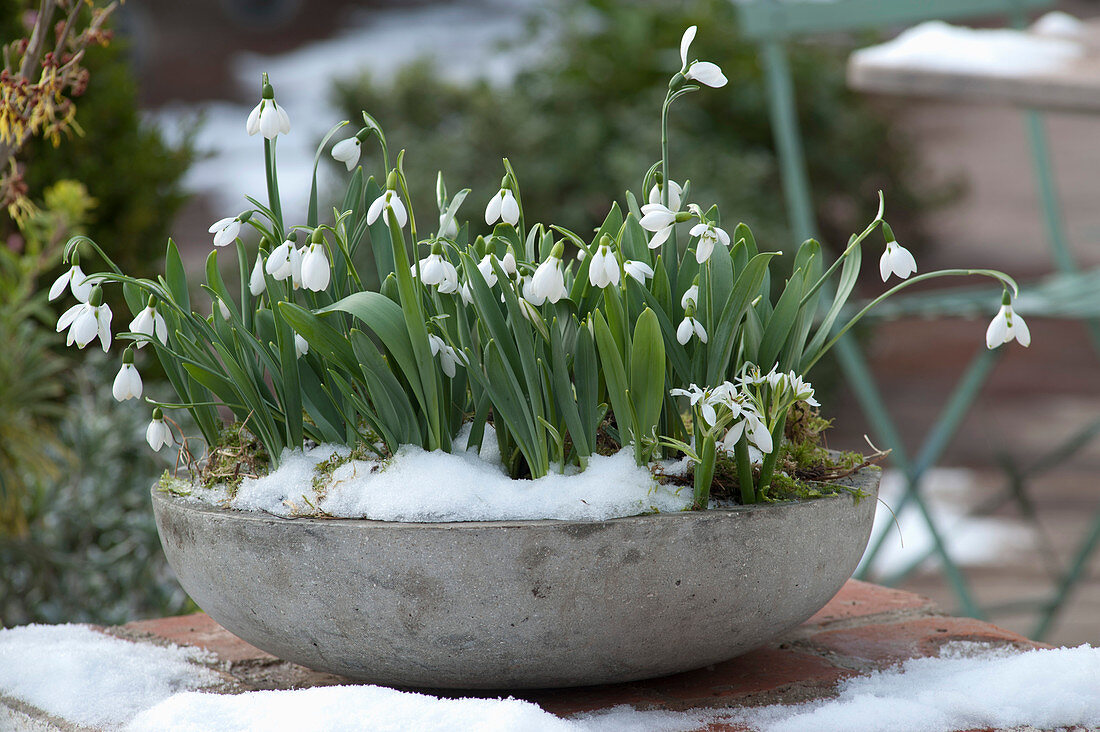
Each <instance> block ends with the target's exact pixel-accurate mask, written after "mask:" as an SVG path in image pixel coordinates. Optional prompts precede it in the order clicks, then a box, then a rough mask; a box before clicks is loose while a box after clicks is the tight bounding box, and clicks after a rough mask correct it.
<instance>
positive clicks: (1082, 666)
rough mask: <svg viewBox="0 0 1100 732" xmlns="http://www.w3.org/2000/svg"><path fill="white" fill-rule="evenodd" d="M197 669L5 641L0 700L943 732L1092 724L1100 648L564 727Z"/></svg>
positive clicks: (91, 635) (83, 644)
mask: <svg viewBox="0 0 1100 732" xmlns="http://www.w3.org/2000/svg"><path fill="white" fill-rule="evenodd" d="M197 657H198V652H197V651H194V650H184V649H180V648H176V647H172V648H160V647H156V646H151V645H147V644H138V643H130V642H128V641H123V640H120V639H117V638H112V637H109V636H105V635H102V634H100V633H97V632H95V631H93V630H91V629H90V628H87V627H84V626H72V625H65V626H33V625H32V626H23V627H19V628H12V629H9V630H0V693H2V694H4V695H6V696H9V697H14V698H17V699H20V700H23V701H25V702H27V703H29V704H31V705H33V706H35V707H38V708H39V709H42V710H43V711H46V712H48V713H50V714H52V715H54V716H55V717H59V718H61V719H64V720H66V721H69V722H73V723H76V724H82V725H96V726H98V727H101V728H105V729H111V730H121V729H124V730H127V732H149V731H153V730H156V731H157V732H159V731H160V730H166V729H171V730H173V731H174V732H200V731H201V732H258V731H260V730H263V731H264V732H313V731H316V732H320V731H321V730H324V731H325V732H340V731H341V730H348V731H349V732H350V730H357V731H358V730H372V731H374V732H386V731H389V730H394V731H397V730H409V729H416V730H421V731H422V732H432V731H434V730H440V731H442V730H455V729H463V730H475V731H481V732H489V731H491V730H492V731H495V730H500V731H501V732H504V731H510V730H518V729H522V730H525V731H526V730H530V731H532V732H543V731H546V732H559V731H561V732H628V731H629V732H678V731H680V730H694V729H699V728H700V727H703V726H706V725H708V724H711V723H720V722H734V723H741V724H745V725H747V726H748V727H750V728H752V729H755V730H760V732H801V731H805V732H810V731H811V730H812V731H813V732H830V731H832V730H837V731H841V730H843V731H846V730H852V729H859V730H864V731H866V732H876V731H879V730H881V731H882V732H889V731H893V730H918V729H919V730H922V732H938V731H940V730H943V731H944V732H946V731H948V730H956V729H974V728H986V727H995V728H998V729H1006V728H1015V727H1020V726H1027V725H1032V726H1034V727H1038V728H1042V729H1053V728H1061V727H1073V726H1074V725H1080V726H1084V727H1091V726H1094V725H1100V693H1098V692H1097V689H1100V649H1096V648H1091V647H1089V646H1080V647H1078V648H1055V649H1050V650H1036V651H1027V652H1017V651H1014V650H1012V649H1006V648H1003V647H995V646H989V645H986V644H979V643H961V642H960V643H955V644H949V645H947V646H944V648H943V649H942V650H941V656H940V657H939V658H918V659H912V660H909V661H906V662H905V663H904V664H901V665H900V666H897V667H894V668H891V669H888V670H884V671H878V672H874V673H871V674H867V675H862V676H857V677H854V678H851V679H848V680H846V681H843V682H841V683H840V684H839V686H838V687H837V696H836V697H835V698H829V699H821V700H817V701H813V702H809V703H805V704H799V705H791V706H788V705H775V706H769V707H762V708H739V709H732V708H731V709H693V710H689V711H686V712H664V711H639V710H635V709H633V708H631V707H627V706H621V707H615V708H613V709H610V710H605V711H601V712H592V713H586V714H581V715H577V716H574V717H572V718H570V719H560V718H558V717H555V716H553V715H551V714H549V713H548V712H545V711H543V710H542V709H540V708H539V707H538V706H536V705H534V704H532V703H530V702H526V701H522V700H517V699H513V698H498V699H441V698H437V697H433V696H428V695H425V694H418V693H412V692H403V691H397V690H394V689H389V688H385V687H379V686H370V685H355V686H331V687H318V688H312V689H296V690H285V691H253V692H247V693H243V694H237V695H224V694H212V693H202V692H195V691H191V689H195V688H198V687H203V686H210V685H213V684H214V683H216V677H214V675H213V674H212V672H210V671H209V670H208V669H206V668H204V667H202V666H198V665H196V664H194V663H193V662H192V661H191V659H195V658H197Z"/></svg>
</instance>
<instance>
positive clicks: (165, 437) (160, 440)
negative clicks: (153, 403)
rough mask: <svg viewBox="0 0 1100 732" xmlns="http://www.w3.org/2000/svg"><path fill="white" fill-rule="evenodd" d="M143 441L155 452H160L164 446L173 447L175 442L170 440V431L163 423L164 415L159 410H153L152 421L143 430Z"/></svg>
mask: <svg viewBox="0 0 1100 732" xmlns="http://www.w3.org/2000/svg"><path fill="white" fill-rule="evenodd" d="M145 441H146V442H148V443H149V447H151V448H153V450H154V451H155V452H160V449H161V448H162V447H164V446H165V445H174V444H175V442H176V441H175V440H174V439H173V438H172V429H171V428H170V427H169V426H168V425H167V424H165V423H164V415H163V414H162V413H161V411H160V409H159V408H158V409H154V410H153V421H151V422H150V423H149V426H148V427H147V428H146V429H145Z"/></svg>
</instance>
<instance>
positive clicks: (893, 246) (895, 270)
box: [878, 241, 917, 282]
mask: <svg viewBox="0 0 1100 732" xmlns="http://www.w3.org/2000/svg"><path fill="white" fill-rule="evenodd" d="M878 269H879V274H880V275H882V281H883V282H885V281H886V280H888V279H890V275H891V274H896V275H897V276H898V277H900V278H901V279H903V280H904V279H906V278H907V277H909V275H911V274H913V273H914V272H916V271H917V260H915V259H913V254H912V253H911V252H910V251H909V250H908V249H906V248H905V247H903V246H902V245H901V244H898V243H897V242H896V241H891V242H887V243H886V250H885V251H884V252H883V253H882V257H881V258H879V260H878Z"/></svg>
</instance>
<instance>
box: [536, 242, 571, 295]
mask: <svg viewBox="0 0 1100 732" xmlns="http://www.w3.org/2000/svg"><path fill="white" fill-rule="evenodd" d="M564 251H565V246H564V245H563V244H562V243H561V242H560V241H559V242H558V243H557V244H555V245H554V248H553V249H552V250H551V251H550V256H549V257H547V258H546V261H545V262H543V263H542V264H540V265H539V266H538V269H536V270H535V274H534V275H532V276H531V293H532V294H533V295H534V296H535V298H536V299H540V300H542V299H546V300H549V301H550V302H557V301H558V300H560V299H562V298H563V297H566V296H567V295H568V294H569V291H568V290H566V289H565V273H564V272H562V269H561V255H562V253H563V252H564ZM536 304H537V303H536Z"/></svg>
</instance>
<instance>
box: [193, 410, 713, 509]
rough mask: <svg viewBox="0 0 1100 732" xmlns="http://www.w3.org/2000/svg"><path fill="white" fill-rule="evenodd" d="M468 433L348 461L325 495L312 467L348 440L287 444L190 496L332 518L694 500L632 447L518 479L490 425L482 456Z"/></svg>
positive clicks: (671, 504)
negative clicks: (275, 462)
mask: <svg viewBox="0 0 1100 732" xmlns="http://www.w3.org/2000/svg"><path fill="white" fill-rule="evenodd" d="M468 435H469V425H466V426H465V427H463V430H462V432H461V433H460V434H459V437H458V438H457V439H456V450H455V452H454V453H444V452H439V451H435V452H427V451H425V450H423V449H421V448H419V447H417V446H415V445H405V446H403V447H402V448H401V449H399V450H398V452H397V454H396V455H394V456H393V458H392V459H390V460H388V461H386V462H384V463H382V462H379V461H378V460H349V461H347V462H345V463H343V464H342V465H340V466H339V467H337V468H336V469H335V470H334V471H332V474H331V477H330V478H329V479H328V480H327V481H325V482H324V485H323V487H322V489H321V491H320V492H319V491H318V490H317V489H316V488H315V486H314V477H315V476H317V475H318V473H317V472H316V471H315V468H316V466H317V465H318V464H319V463H321V462H322V461H324V460H327V459H328V458H329V457H331V456H332V455H333V454H336V455H339V456H347V455H348V449H347V448H346V447H343V446H334V445H322V446H320V447H315V448H312V449H310V450H307V451H302V450H293V451H292V450H286V451H284V452H283V455H282V458H281V459H280V462H279V468H278V469H277V470H275V471H274V472H272V473H269V474H268V475H266V476H263V477H261V478H245V479H244V481H242V483H241V485H240V488H239V490H238V491H237V494H236V496H235V497H233V498H230V497H229V496H228V494H227V493H226V492H225V490H224V488H222V489H214V490H209V491H207V490H195V491H194V493H193V494H192V495H193V496H194V497H196V498H199V499H201V500H203V501H205V502H207V503H213V504H215V505H227V506H229V507H231V508H236V509H239V510H243V511H265V512H267V513H273V514H276V515H279V516H290V515H302V514H308V513H310V512H311V511H312V509H311V507H312V506H315V507H317V508H319V509H320V510H321V511H322V512H324V513H325V514H328V515H330V516H338V517H342V518H367V519H375V520H379V521H491V520H507V519H546V518H550V519H571V520H590V521H602V520H604V519H609V518H614V517H617V516H634V515H637V514H640V513H647V512H651V511H654V510H656V511H660V512H665V513H667V512H672V511H682V510H684V509H686V508H687V507H688V505H689V504H690V503H691V500H692V494H691V490H690V489H682V490H680V491H679V492H676V491H674V490H673V488H671V487H666V486H663V485H661V484H659V483H658V482H657V481H656V480H654V478H653V474H652V473H650V471H649V470H648V469H646V468H642V467H639V466H638V465H636V464H635V462H634V456H633V454H632V453H631V452H630V451H629V450H622V451H620V452H619V453H617V454H615V455H611V456H602V455H593V456H592V459H591V462H590V463H589V465H588V469H587V470H585V471H584V472H583V473H577V472H576V471H575V470H568V469H567V472H566V474H564V475H563V474H559V473H555V472H551V473H550V474H549V475H547V476H545V477H543V478H539V479H538V480H512V479H511V478H509V477H508V475H507V474H506V473H505V471H504V467H503V466H502V465H501V462H500V452H499V450H498V449H497V447H496V436H495V433H494V432H493V429H492V426H491V425H487V426H486V430H485V439H484V441H483V449H482V451H481V453H480V454H479V453H477V452H476V451H474V450H468V451H467V450H462V449H461V448H462V446H464V444H465V442H466V439H467V437H468ZM442 476H445V477H442Z"/></svg>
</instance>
